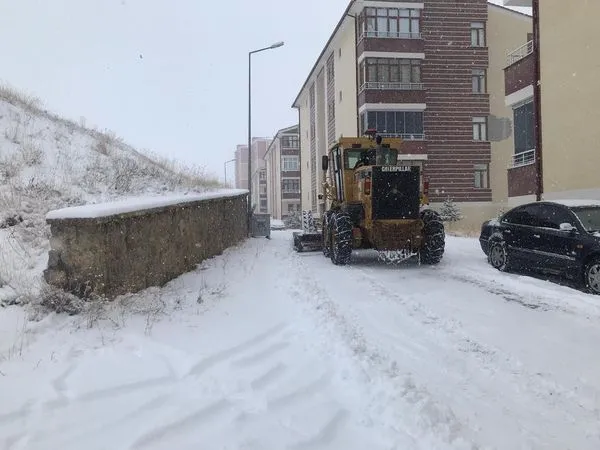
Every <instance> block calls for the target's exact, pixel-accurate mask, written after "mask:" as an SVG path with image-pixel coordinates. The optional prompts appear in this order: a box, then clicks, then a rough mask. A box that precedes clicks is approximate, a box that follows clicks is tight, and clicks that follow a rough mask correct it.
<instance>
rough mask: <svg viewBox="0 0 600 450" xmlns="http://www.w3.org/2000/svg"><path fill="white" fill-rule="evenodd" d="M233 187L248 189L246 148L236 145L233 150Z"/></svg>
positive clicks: (245, 146)
mask: <svg viewBox="0 0 600 450" xmlns="http://www.w3.org/2000/svg"><path fill="white" fill-rule="evenodd" d="M235 187H236V189H248V146H247V145H238V146H237V147H236V150H235Z"/></svg>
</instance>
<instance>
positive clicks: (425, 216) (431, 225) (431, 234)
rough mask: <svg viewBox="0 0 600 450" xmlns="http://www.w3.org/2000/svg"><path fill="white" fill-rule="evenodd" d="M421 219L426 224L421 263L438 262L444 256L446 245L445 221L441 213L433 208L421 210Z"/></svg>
mask: <svg viewBox="0 0 600 450" xmlns="http://www.w3.org/2000/svg"><path fill="white" fill-rule="evenodd" d="M421 220H422V221H423V224H424V227H423V234H424V236H423V237H424V239H425V242H424V243H423V247H422V249H421V253H420V257H421V263H422V264H429V265H434V264H438V263H439V262H440V261H441V260H442V257H443V256H444V249H445V246H446V235H445V231H444V222H442V219H441V217H440V215H439V214H438V213H437V212H435V211H433V210H431V209H426V210H424V211H422V212H421Z"/></svg>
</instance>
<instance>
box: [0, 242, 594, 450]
mask: <svg viewBox="0 0 600 450" xmlns="http://www.w3.org/2000/svg"><path fill="white" fill-rule="evenodd" d="M272 237H273V239H272V240H270V241H269V240H266V239H253V240H249V241H247V242H245V243H244V244H243V245H241V246H240V247H239V248H236V249H231V250H229V251H228V252H226V254H225V255H222V256H220V257H218V258H214V259H213V260H211V261H208V262H207V263H206V264H204V265H203V266H202V267H200V268H198V270H196V271H195V272H193V273H189V274H186V275H184V276H182V277H180V278H178V279H177V280H175V281H173V282H172V283H170V284H169V285H168V286H166V287H165V288H163V289H150V290H148V291H146V292H145V293H144V295H143V297H142V296H133V297H132V298H131V299H128V300H127V301H126V302H125V303H127V302H129V309H131V308H133V307H134V306H135V308H138V309H141V310H142V312H140V313H138V314H137V315H131V314H128V313H126V312H125V311H126V310H127V309H124V308H122V307H117V306H115V307H112V308H111V309H109V313H110V314H109V316H108V317H107V318H105V319H103V320H102V319H101V318H100V316H99V315H95V314H94V312H93V311H92V312H89V313H87V314H86V315H85V316H83V317H78V318H65V317H58V316H49V317H47V318H45V319H44V320H43V321H41V322H36V323H30V324H28V325H24V322H23V317H22V313H21V310H19V309H17V308H7V309H4V310H0V448H3V449H4V448H5V449H7V450H16V449H28V450H29V449H31V450H34V449H35V450H37V449H61V450H63V449H64V450H68V449H74V450H75V449H77V450H79V449H82V448H85V449H86V450H92V449H110V450H113V449H114V450H117V449H124V450H125V449H149V450H152V449H188V448H189V449H192V448H194V449H197V448H202V449H261V450H267V449H274V450H275V449H287V448H290V449H291V448H298V449H301V448H306V449H325V448H326V449H344V450H352V449H357V450H358V449H361V450H363V449H375V450H376V449H398V450H400V449H402V450H405V449H427V450H431V449H474V448H498V449H511V450H512V449H521V448H523V449H525V448H527V449H529V448H531V449H539V448H553V449H554V448H557V449H559V448H560V449H566V448H573V449H578V450H579V449H597V448H600V395H599V393H600V377H599V375H600V361H598V358H597V354H598V350H597V349H598V344H600V328H599V327H598V325H599V322H600V307H599V306H598V305H599V304H600V301H597V298H596V297H593V296H589V295H586V294H583V293H580V292H578V291H575V290H573V289H570V288H567V287H561V286H558V285H556V284H553V283H548V282H545V281H540V280H537V279H533V278H529V277H523V276H519V275H510V274H501V273H499V272H497V271H494V270H492V269H491V268H489V267H488V266H487V265H486V263H485V258H484V257H483V254H482V253H481V251H480V250H479V248H478V244H477V242H476V240H473V239H459V238H449V239H448V247H447V254H446V257H445V258H444V261H443V262H442V264H441V265H440V266H438V267H417V266H415V265H413V264H407V265H403V266H401V267H388V266H385V265H383V264H381V263H379V262H377V260H376V258H375V257H373V255H372V254H371V253H369V252H358V253H357V254H356V255H355V256H354V258H353V264H352V265H351V266H348V267H337V266H334V265H333V264H332V263H331V261H329V260H327V259H325V258H324V257H323V256H322V255H321V254H319V253H306V254H296V253H293V251H292V249H291V233H290V232H288V231H274V232H273V233H272ZM144 305H146V306H144ZM144 308H145V309H144ZM98 314H99V313H98Z"/></svg>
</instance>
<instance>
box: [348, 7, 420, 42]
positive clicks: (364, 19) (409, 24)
mask: <svg viewBox="0 0 600 450" xmlns="http://www.w3.org/2000/svg"><path fill="white" fill-rule="evenodd" d="M358 27H359V28H358V29H359V32H360V37H361V39H362V38H365V37H366V38H370V37H375V38H396V39H420V38H421V28H422V14H421V8H386V7H366V8H364V9H363V11H362V12H361V14H360V15H359V17H358ZM403 29H404V30H405V31H402V30H403Z"/></svg>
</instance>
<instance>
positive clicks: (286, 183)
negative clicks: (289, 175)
mask: <svg viewBox="0 0 600 450" xmlns="http://www.w3.org/2000/svg"><path fill="white" fill-rule="evenodd" d="M281 191H282V192H284V193H286V194H298V193H299V192H300V180H298V179H286V180H282V181H281Z"/></svg>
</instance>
